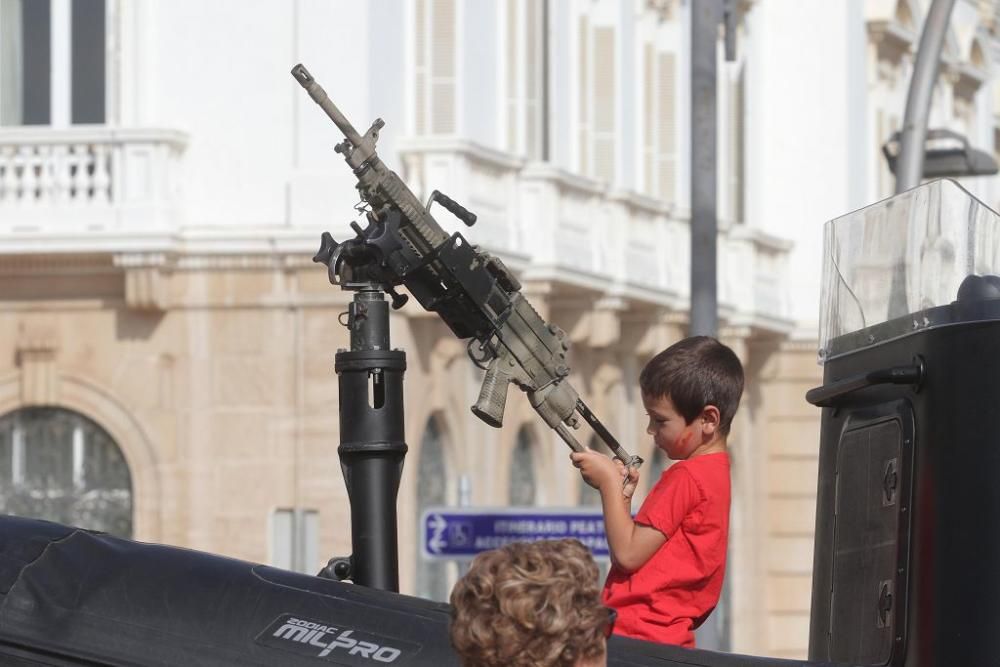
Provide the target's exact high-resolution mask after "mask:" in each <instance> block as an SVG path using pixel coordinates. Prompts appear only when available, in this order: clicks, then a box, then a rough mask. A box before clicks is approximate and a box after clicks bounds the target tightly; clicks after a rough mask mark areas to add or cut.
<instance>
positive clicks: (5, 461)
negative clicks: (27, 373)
mask: <svg viewBox="0 0 1000 667" xmlns="http://www.w3.org/2000/svg"><path fill="white" fill-rule="evenodd" d="M0 512H2V513H6V514H14V515H17V516H25V517H33V518H38V519H47V520H50V521H57V522H59V523H65V524H70V525H74V526H80V527H81V528H89V529H92V530H101V531H104V532H107V533H110V534H112V535H117V536H119V537H131V536H132V475H131V474H130V472H129V469H128V464H127V463H126V462H125V458H124V457H123V456H122V453H121V450H120V449H119V448H118V445H116V444H115V442H114V440H112V439H111V436H109V435H108V434H107V432H106V431H105V430H104V429H102V428H101V427H100V426H98V425H97V424H95V423H94V422H92V421H91V420H89V419H87V418H86V417H84V416H83V415H80V414H77V413H75V412H71V411H69V410H63V409H61V408H47V407H46V408H24V409H21V410H17V411H15V412H11V413H8V414H7V415H4V416H3V417H2V418H0Z"/></svg>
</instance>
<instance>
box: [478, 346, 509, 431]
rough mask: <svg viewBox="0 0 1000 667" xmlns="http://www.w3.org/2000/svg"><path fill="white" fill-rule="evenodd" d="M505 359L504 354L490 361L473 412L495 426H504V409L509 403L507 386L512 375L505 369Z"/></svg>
mask: <svg viewBox="0 0 1000 667" xmlns="http://www.w3.org/2000/svg"><path fill="white" fill-rule="evenodd" d="M505 361H506V359H505V355H502V356H499V357H497V358H495V359H494V360H493V361H491V362H490V365H489V368H487V369H486V377H485V378H483V386H482V387H481V388H480V389H479V399H478V400H477V401H476V404H475V405H473V406H472V414H474V415H476V416H477V417H479V418H480V419H482V420H483V421H484V422H486V423H487V424H489V425H490V426H492V427H493V428H500V427H501V426H503V411H504V408H505V407H506V405H507V387H508V386H509V385H510V380H511V376H510V374H509V373H507V372H505V371H504V370H503V364H504V363H505Z"/></svg>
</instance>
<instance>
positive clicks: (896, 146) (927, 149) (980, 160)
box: [882, 129, 997, 178]
mask: <svg viewBox="0 0 1000 667" xmlns="http://www.w3.org/2000/svg"><path fill="white" fill-rule="evenodd" d="M899 153H900V133H899V132H894V133H893V135H892V136H891V137H889V141H887V142H885V144H884V145H883V146H882V154H883V155H885V159H886V161H887V162H888V163H889V171H891V172H892V173H893V175H896V163H897V161H898V159H899ZM996 173H997V161H996V160H995V159H994V158H993V156H992V155H990V154H989V153H987V152H985V151H981V150H979V149H978V148H973V147H972V146H970V145H969V140H968V139H966V138H965V136H963V135H961V134H959V133H958V132H954V131H952V130H942V129H939V130H928V131H927V140H926V142H925V144H924V168H923V177H924V178H944V177H958V176H992V175H993V174H996Z"/></svg>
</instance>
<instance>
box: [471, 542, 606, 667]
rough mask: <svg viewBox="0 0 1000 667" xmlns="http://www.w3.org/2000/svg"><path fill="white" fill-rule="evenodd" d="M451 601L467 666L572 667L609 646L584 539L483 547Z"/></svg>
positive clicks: (594, 567)
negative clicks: (496, 547) (484, 548)
mask: <svg viewBox="0 0 1000 667" xmlns="http://www.w3.org/2000/svg"><path fill="white" fill-rule="evenodd" d="M451 604H452V614H451V616H452V622H451V643H452V646H453V647H454V648H455V650H456V651H457V652H458V655H459V656H460V657H461V659H462V663H463V664H464V665H466V666H469V665H477V666H480V665H481V666H484V667H492V666H500V665H504V666H509V667H521V666H524V667H529V666H530V667H539V666H541V667H549V666H552V667H557V666H558V667H564V666H565V667H570V666H571V665H575V664H577V662H578V661H579V660H581V659H583V660H592V659H595V658H597V657H599V656H601V655H603V653H604V651H605V640H604V628H605V627H606V624H607V622H608V615H607V609H606V608H605V607H603V606H602V605H601V588H600V585H599V583H598V570H597V565H596V564H595V563H594V559H593V557H592V556H591V555H590V552H589V551H587V548H586V547H584V546H583V544H581V543H580V542H579V540H573V539H564V540H543V541H540V542H515V543H513V544H508V545H506V546H503V547H501V548H499V549H495V550H493V551H488V552H485V553H481V554H479V555H478V556H476V558H475V560H473V561H472V566H471V567H470V568H469V571H468V572H467V573H466V574H465V576H463V577H462V578H461V579H459V581H458V583H457V584H455V588H454V590H452V592H451Z"/></svg>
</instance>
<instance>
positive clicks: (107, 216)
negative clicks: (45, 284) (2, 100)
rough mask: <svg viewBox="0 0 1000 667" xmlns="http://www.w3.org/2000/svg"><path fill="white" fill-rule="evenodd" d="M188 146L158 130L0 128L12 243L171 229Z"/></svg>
mask: <svg viewBox="0 0 1000 667" xmlns="http://www.w3.org/2000/svg"><path fill="white" fill-rule="evenodd" d="M186 144H187V137H186V136H185V135H184V134H183V133H181V132H178V131H175V130H165V129H154V128H114V127H105V126H74V127H70V128H59V129H56V128H49V127H39V126H26V127H5V128H0V233H2V234H3V235H4V236H5V237H6V239H7V242H6V243H5V245H9V244H10V243H12V242H14V243H15V244H16V239H18V238H21V239H25V240H28V239H31V238H43V237H44V238H47V239H49V240H56V239H59V238H68V237H74V236H80V235H83V234H93V233H95V232H99V233H101V232H103V233H106V234H107V233H111V234H115V233H119V234H120V233H135V232H138V233H147V232H154V233H155V232H162V231H164V230H167V229H170V228H171V227H173V226H174V225H175V224H176V218H177V216H178V211H179V208H180V196H179V187H178V186H179V174H178V170H179V167H180V156H181V154H182V152H183V151H184V148H185V146H186ZM12 249H13V248H12Z"/></svg>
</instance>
